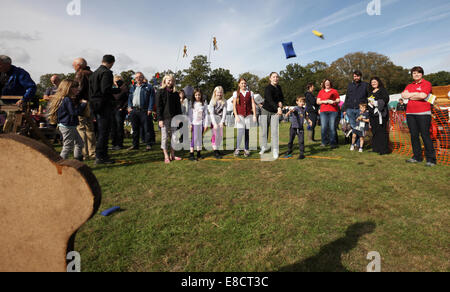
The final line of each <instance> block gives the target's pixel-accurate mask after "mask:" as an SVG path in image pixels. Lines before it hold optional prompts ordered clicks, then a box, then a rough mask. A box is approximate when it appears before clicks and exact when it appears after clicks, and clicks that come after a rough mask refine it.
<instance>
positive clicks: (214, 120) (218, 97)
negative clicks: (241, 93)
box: [208, 86, 227, 159]
mask: <svg viewBox="0 0 450 292" xmlns="http://www.w3.org/2000/svg"><path fill="white" fill-rule="evenodd" d="M208 110H209V114H210V117H211V124H212V126H211V128H212V132H213V136H212V139H211V142H212V147H213V150H214V156H215V157H216V159H222V156H223V155H222V153H220V151H219V150H220V147H221V146H222V142H223V126H224V124H225V119H226V117H227V111H226V101H225V99H224V92H223V88H222V86H218V87H216V88H215V89H214V93H213V96H212V98H211V102H210V103H209V107H208Z"/></svg>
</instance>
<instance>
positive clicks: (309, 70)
mask: <svg viewBox="0 0 450 292" xmlns="http://www.w3.org/2000/svg"><path fill="white" fill-rule="evenodd" d="M354 70H360V71H361V72H363V80H366V81H368V80H369V79H370V78H371V77H372V76H378V77H379V78H381V80H382V81H383V82H384V85H385V86H386V88H387V89H388V91H389V93H390V94H395V93H400V92H402V91H403V89H404V88H405V86H406V85H407V84H408V83H410V82H411V76H410V73H409V69H406V68H403V67H401V66H397V65H395V64H394V63H393V62H392V61H391V60H390V59H389V57H387V56H384V55H381V54H378V53H374V52H368V53H363V52H356V53H350V54H348V55H346V56H344V57H342V58H340V59H338V60H336V61H334V62H333V63H331V64H330V65H328V64H327V63H324V62H319V61H315V62H313V63H310V64H307V65H306V66H302V65H300V64H297V63H293V64H289V65H287V66H286V68H285V69H284V70H282V71H281V72H280V85H281V86H282V88H283V92H284V95H285V99H286V102H287V104H295V99H296V98H297V97H298V96H299V95H304V93H305V91H306V85H307V84H308V83H310V82H311V83H314V84H315V85H316V86H315V87H316V91H317V92H318V91H319V90H320V84H321V82H322V81H323V80H324V79H325V78H329V79H331V80H332V81H333V85H334V88H335V89H337V90H338V91H339V93H340V94H345V92H346V88H347V86H348V84H349V82H351V80H352V79H353V72H354ZM144 73H145V72H144ZM134 74H135V72H134V71H133V70H129V71H124V72H121V74H120V75H121V76H122V78H123V79H124V81H125V82H126V83H127V84H130V83H131V80H132V76H133V75H134ZM166 74H173V75H174V76H175V80H176V83H177V87H178V88H184V87H185V86H188V85H190V86H192V87H194V88H200V89H201V90H202V91H203V92H204V93H205V94H206V95H207V96H211V94H212V91H213V90H214V88H215V87H216V86H219V85H220V86H222V87H223V88H224V91H225V96H226V97H231V95H232V93H233V91H235V90H236V89H237V88H238V85H237V83H238V80H239V79H240V78H245V79H246V80H247V83H248V85H249V88H250V90H252V91H254V92H255V93H260V94H261V95H263V94H264V88H265V87H266V86H267V85H268V84H269V77H268V76H267V77H264V78H260V77H259V76H257V75H255V74H252V73H250V72H245V73H242V74H240V75H239V77H238V78H237V79H236V78H235V77H234V76H233V75H232V74H231V72H230V70H228V69H224V68H217V69H214V70H212V69H211V64H210V62H208V59H207V57H206V56H202V55H200V56H195V57H194V58H193V60H192V62H191V64H190V67H189V68H188V69H185V70H183V71H181V70H179V71H177V72H173V71H171V70H166V71H163V72H160V73H159V74H158V75H159V79H158V80H156V82H160V81H161V79H162V78H163V77H164V76H165V75H166ZM52 75H54V73H52V74H45V75H43V76H41V78H40V82H39V84H38V92H37V95H38V96H39V97H42V96H43V93H44V92H45V89H46V88H48V87H50V86H51V82H50V77H51V76H52ZM57 75H59V76H60V77H61V78H62V79H64V78H74V74H73V73H70V74H57ZM147 78H148V79H149V81H152V80H153V79H154V78H156V76H147ZM425 79H427V80H428V81H430V82H431V83H432V85H433V86H443V85H449V84H450V72H447V71H441V72H437V73H433V74H429V75H426V76H425ZM317 92H316V93H317Z"/></svg>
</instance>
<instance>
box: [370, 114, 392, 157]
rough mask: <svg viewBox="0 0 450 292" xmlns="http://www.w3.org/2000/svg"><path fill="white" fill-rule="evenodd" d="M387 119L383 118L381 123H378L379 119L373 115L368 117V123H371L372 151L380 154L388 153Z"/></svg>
mask: <svg viewBox="0 0 450 292" xmlns="http://www.w3.org/2000/svg"><path fill="white" fill-rule="evenodd" d="M388 123H389V120H388V119H383V124H382V125H380V120H379V119H378V117H373V118H371V119H370V124H371V125H372V134H373V137H372V150H373V152H376V153H380V154H388V153H389V130H388Z"/></svg>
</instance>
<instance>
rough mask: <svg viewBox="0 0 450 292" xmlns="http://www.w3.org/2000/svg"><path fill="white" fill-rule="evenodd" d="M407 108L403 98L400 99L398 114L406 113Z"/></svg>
mask: <svg viewBox="0 0 450 292" xmlns="http://www.w3.org/2000/svg"><path fill="white" fill-rule="evenodd" d="M406 106H407V105H406V103H405V101H404V100H403V98H400V99H399V101H398V104H397V112H402V113H404V112H406Z"/></svg>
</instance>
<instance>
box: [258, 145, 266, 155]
mask: <svg viewBox="0 0 450 292" xmlns="http://www.w3.org/2000/svg"><path fill="white" fill-rule="evenodd" d="M264 153H266V147H261V152H259V155H263V154H264Z"/></svg>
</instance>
